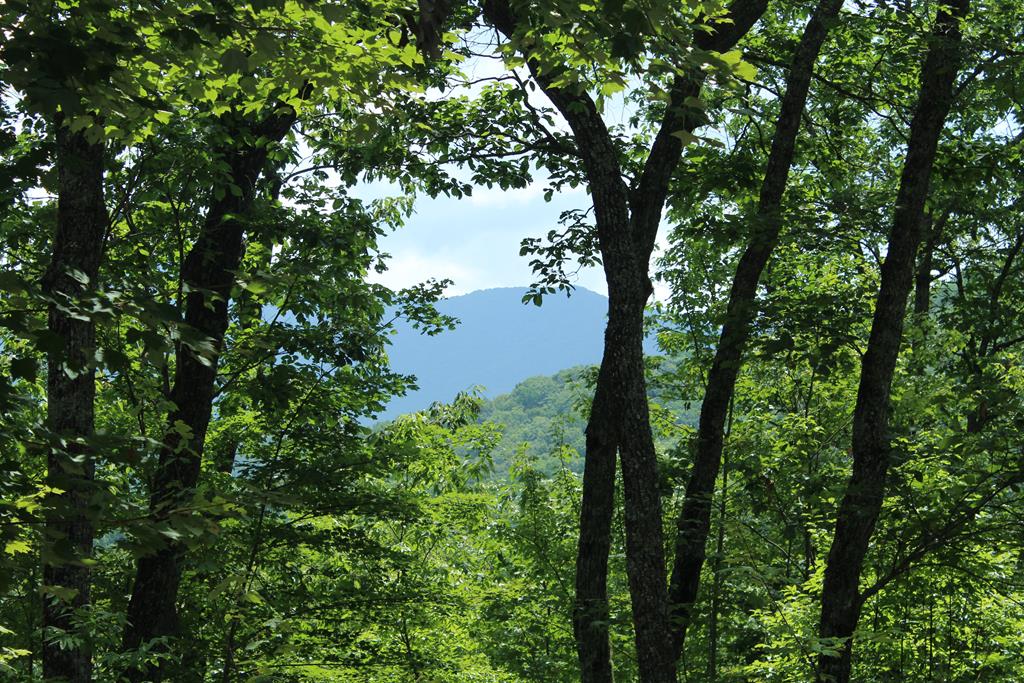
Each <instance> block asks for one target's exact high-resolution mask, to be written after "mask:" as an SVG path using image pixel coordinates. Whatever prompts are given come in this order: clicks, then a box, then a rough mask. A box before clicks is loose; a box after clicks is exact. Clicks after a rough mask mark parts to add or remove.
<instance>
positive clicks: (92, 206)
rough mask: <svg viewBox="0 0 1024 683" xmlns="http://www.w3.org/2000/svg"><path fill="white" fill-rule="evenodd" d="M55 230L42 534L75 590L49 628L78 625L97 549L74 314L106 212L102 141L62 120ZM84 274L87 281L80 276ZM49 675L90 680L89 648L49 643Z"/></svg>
mask: <svg viewBox="0 0 1024 683" xmlns="http://www.w3.org/2000/svg"><path fill="white" fill-rule="evenodd" d="M55 128H56V141H57V175H58V190H57V230H56V234H55V236H54V240H53V253H52V255H51V258H50V265H49V267H48V268H47V271H46V274H45V275H44V277H43V289H44V291H45V292H46V294H47V295H48V296H49V297H50V298H51V299H52V303H50V306H49V316H48V329H49V331H50V332H52V333H54V334H55V335H57V336H58V337H59V338H60V340H61V342H62V347H61V349H60V350H59V351H53V352H50V353H49V355H48V358H47V372H46V398H47V402H46V417H47V423H48V427H49V429H50V430H51V431H52V432H53V433H54V435H55V437H56V438H57V439H59V441H60V444H59V445H55V446H54V447H53V448H52V449H51V451H50V454H49V456H48V458H47V471H46V483H47V485H48V486H52V487H54V488H58V489H61V490H62V491H64V493H62V494H60V495H58V496H55V497H54V499H53V500H52V501H51V503H52V505H53V507H54V509H53V510H52V511H51V512H50V513H48V514H47V517H46V527H45V530H44V535H45V539H46V544H47V550H46V551H45V552H44V555H43V557H44V563H43V584H44V585H47V586H59V587H61V588H64V589H70V590H72V591H75V594H74V597H73V598H71V599H70V600H69V601H64V600H60V599H58V598H56V597H53V596H46V597H45V599H44V601H43V627H44V629H60V630H62V631H73V630H74V628H73V625H72V619H71V617H72V612H73V611H74V610H75V609H76V608H79V607H82V606H84V605H88V604H89V589H90V577H91V573H90V570H89V567H88V566H87V565H85V564H83V563H82V560H86V559H89V556H90V555H91V554H92V544H93V533H94V531H93V523H92V520H91V518H90V516H89V512H88V509H89V499H90V497H91V495H92V493H93V491H92V488H93V476H94V472H95V463H94V462H93V453H92V451H91V449H90V447H89V446H88V444H87V441H88V439H89V438H90V437H91V436H92V435H93V430H94V426H95V425H94V422H95V406H94V401H95V397H96V383H95V372H94V370H93V367H92V363H93V356H94V352H95V348H96V326H95V324H94V323H93V322H92V321H90V320H81V319H79V318H76V317H75V316H73V315H72V314H71V312H70V311H69V309H72V310H73V309H74V308H75V306H76V303H77V300H78V298H79V297H80V296H81V295H82V294H84V293H85V291H86V289H87V288H94V287H95V286H96V280H97V277H98V275H99V268H100V262H101V260H102V256H103V240H104V235H105V233H106V230H107V222H108V218H107V209H106V205H105V204H104V199H103V165H104V153H103V144H102V143H99V144H90V143H89V142H88V141H87V140H86V139H85V136H84V134H83V133H81V132H79V133H72V132H71V131H70V130H68V129H67V128H66V127H65V126H63V125H62V123H61V121H60V118H58V120H57V122H56V125H55ZM82 275H84V276H85V278H86V279H87V282H86V283H83V282H81V279H82V278H81V276H82ZM43 677H44V678H46V679H47V680H50V679H53V680H65V681H69V682H70V683H85V682H87V681H90V680H91V679H92V660H91V653H90V652H89V648H88V647H87V646H83V647H72V648H67V649H65V648H63V647H61V646H59V645H58V644H56V643H51V642H47V640H46V639H44V645H43Z"/></svg>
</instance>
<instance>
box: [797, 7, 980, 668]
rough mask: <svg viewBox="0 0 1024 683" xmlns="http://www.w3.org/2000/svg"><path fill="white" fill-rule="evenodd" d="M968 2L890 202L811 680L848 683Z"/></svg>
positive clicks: (927, 94)
mask: <svg viewBox="0 0 1024 683" xmlns="http://www.w3.org/2000/svg"><path fill="white" fill-rule="evenodd" d="M967 11H968V0H952V2H950V3H949V4H948V5H943V6H940V8H939V10H938V16H937V18H936V21H935V27H934V29H933V31H932V39H931V41H930V47H929V49H928V54H927V57H926V58H925V63H924V66H923V68H922V71H921V84H920V89H919V94H918V103H917V111H916V112H915V113H914V118H913V121H912V122H911V124H910V141H909V143H908V146H907V157H906V161H905V162H904V166H903V174H902V176H901V178H900V188H899V192H898V194H897V198H896V209H895V215H894V218H893V226H892V232H891V233H890V236H889V247H888V251H887V253H886V258H885V262H884V263H883V264H882V276H881V286H880V288H879V292H878V299H877V302H876V304H875V316H874V320H873V321H872V325H871V335H870V337H869V340H868V346H867V350H866V352H865V354H864V357H863V359H862V361H861V375H860V386H859V387H858V391H857V403H856V406H855V407H854V413H853V473H852V476H851V477H850V481H849V484H848V485H847V488H846V494H845V495H844V497H843V500H842V502H841V503H840V505H839V510H838V512H837V515H836V529H835V534H834V536H833V540H832V547H831V549H830V551H829V556H828V563H827V565H826V567H825V584H824V588H823V591H822V600H821V623H820V625H819V635H820V636H821V637H822V638H828V639H835V642H836V643H837V645H838V647H839V656H838V657H832V656H826V655H822V656H821V657H819V659H818V673H817V680H818V681H821V682H825V681H830V682H833V683H847V682H848V681H849V680H850V672H851V668H852V660H851V651H852V649H851V645H852V643H851V642H850V640H851V638H852V636H853V632H854V630H855V629H856V627H857V621H858V618H859V616H860V611H861V607H862V605H863V601H862V598H861V596H860V593H859V584H860V573H861V568H862V567H863V564H864V556H865V555H866V553H867V548H868V541H869V540H870V538H871V533H872V531H873V530H874V527H875V522H876V521H877V520H878V515H879V512H880V511H881V508H882V500H883V497H884V495H885V479H886V474H887V472H888V469H889V458H890V454H889V439H888V429H889V391H890V388H891V385H892V378H893V373H894V372H895V369H896V360H897V357H898V355H899V349H900V343H901V340H902V335H903V318H904V316H905V314H906V309H907V296H908V294H909V293H910V289H911V287H912V285H913V280H914V261H915V256H916V253H917V248H918V245H919V243H920V241H921V232H922V226H923V217H924V204H925V200H926V198H927V195H928V185H929V181H930V179H931V172H932V166H933V163H934V159H935V152H936V148H937V147H938V141H939V137H940V135H941V134H942V129H943V127H944V125H945V121H946V116H947V114H948V112H949V109H950V106H951V104H952V100H953V86H954V82H955V80H956V73H957V68H958V64H959V61H960V58H959V56H960V40H961V33H960V21H961V19H962V18H963V17H964V16H965V15H966V14H967Z"/></svg>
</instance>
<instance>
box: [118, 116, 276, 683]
mask: <svg viewBox="0 0 1024 683" xmlns="http://www.w3.org/2000/svg"><path fill="white" fill-rule="evenodd" d="M295 117H296V115H295V111H294V110H293V109H291V108H290V107H284V106H282V107H281V108H280V109H279V111H277V112H275V113H273V114H272V115H270V116H269V117H268V118H267V119H266V120H265V121H263V122H262V123H260V124H259V125H255V126H249V127H248V128H247V129H244V130H240V131H237V132H236V136H237V137H239V138H242V139H241V140H239V144H238V147H236V148H235V149H233V150H231V151H230V152H229V153H228V154H226V155H225V156H226V157H227V161H228V165H229V168H230V183H231V184H233V185H236V186H237V187H238V188H240V192H238V193H233V192H231V191H228V190H229V188H227V187H225V188H223V189H224V192H223V196H222V197H221V198H220V199H216V200H215V201H214V202H213V205H212V206H211V207H210V209H209V211H208V212H207V215H206V219H205V220H204V223H203V228H202V230H201V232H200V234H199V237H198V239H197V241H196V243H195V245H194V246H193V247H192V249H191V251H190V252H189V254H188V256H187V257H186V259H185V263H184V264H183V266H182V279H183V280H184V282H185V283H186V284H187V285H188V294H187V295H186V298H185V301H184V306H185V324H186V325H188V326H189V327H190V328H191V329H193V330H196V331H198V332H199V333H200V334H202V335H203V336H204V337H206V338H207V339H209V341H210V342H211V344H212V346H213V355H212V358H209V357H208V358H203V357H201V356H200V355H198V354H197V353H196V351H195V350H193V349H192V348H190V347H189V346H188V345H186V344H184V343H183V344H181V346H180V348H179V350H178V352H177V357H176V367H175V376H174V387H173V389H172V391H171V401H172V402H173V403H174V406H175V408H174V409H173V410H172V412H171V413H170V415H169V416H168V420H167V426H168V429H167V435H166V436H165V438H164V444H163V447H162V448H161V451H160V460H159V463H158V465H157V470H156V474H155V476H154V481H153V484H152V491H151V495H150V515H151V518H152V520H153V522H154V523H165V522H167V521H168V520H170V519H172V517H173V515H174V514H175V513H176V511H178V510H179V509H180V508H182V507H187V506H188V505H189V504H190V503H191V501H192V497H193V494H194V492H195V487H196V485H197V483H198V481H199V472H200V466H201V464H202V456H203V446H204V443H205V439H206V431H207V428H208V427H209V424H210V416H211V414H212V411H213V396H214V380H215V379H216V376H217V357H218V356H219V354H220V351H221V346H222V344H223V340H224V333H225V332H226V330H227V327H228V302H229V298H230V295H231V288H232V287H233V285H234V271H235V270H237V269H238V267H239V265H240V263H241V260H242V255H243V252H244V232H245V214H246V213H247V212H249V211H250V210H251V208H252V205H253V203H254V201H255V198H256V185H257V181H258V179H259V176H260V174H261V172H262V171H263V169H264V166H265V165H266V163H267V152H268V145H272V144H277V143H280V141H281V140H283V139H284V137H285V136H286V135H287V134H288V131H289V130H291V127H292V124H293V123H294V122H295ZM184 554H185V546H184V544H182V543H180V542H176V541H171V542H168V543H167V544H166V545H165V546H164V547H162V548H160V549H159V550H157V551H156V552H155V553H153V554H151V555H147V556H145V557H142V558H140V559H139V561H138V565H137V567H136V574H135V584H134V588H133V590H132V596H131V600H130V601H129V604H128V624H127V626H126V629H125V635H124V642H123V646H124V649H125V650H132V649H136V648H138V647H139V646H140V645H141V644H142V643H144V642H146V641H149V640H151V639H154V638H158V637H170V636H174V635H176V634H177V632H178V613H177V597H178V588H179V584H180V581H181V574H182V561H183V559H184ZM128 675H129V678H130V679H131V680H133V681H143V680H152V681H160V680H162V679H163V676H164V671H163V669H162V668H161V669H154V670H151V671H133V672H130V673H129V674H128Z"/></svg>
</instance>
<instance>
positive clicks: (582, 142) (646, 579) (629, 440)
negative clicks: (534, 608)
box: [484, 0, 767, 683]
mask: <svg viewBox="0 0 1024 683" xmlns="http://www.w3.org/2000/svg"><path fill="white" fill-rule="evenodd" d="M766 5H767V0H735V2H734V3H733V5H732V6H730V19H731V20H732V21H731V23H723V24H721V25H720V26H719V28H718V30H717V31H715V32H713V33H710V34H709V33H706V32H700V33H698V35H697V37H696V38H695V41H696V43H697V46H698V47H700V48H702V49H704V50H716V51H719V52H721V51H725V50H727V49H729V48H730V47H731V46H732V45H734V44H735V43H736V41H737V40H739V38H740V37H742V36H743V35H744V34H745V33H746V32H747V31H748V30H749V29H750V27H751V26H752V25H753V24H754V22H756V21H757V19H758V18H759V17H760V16H761V14H762V13H763V12H764V9H765V7H766ZM484 14H485V16H486V18H487V20H488V21H489V22H490V23H491V24H492V25H493V26H494V27H495V28H497V29H498V30H499V31H501V32H502V33H504V34H505V35H506V36H512V35H513V34H514V33H515V32H516V29H517V23H518V21H519V19H518V18H517V17H516V15H515V13H514V12H513V10H512V8H511V7H510V6H509V4H508V3H507V2H506V1H505V0H490V1H488V2H486V3H485V4H484ZM526 56H527V58H528V59H527V63H528V65H529V66H530V68H531V71H532V72H533V76H534V78H535V79H536V80H537V82H538V83H539V84H540V86H541V88H542V89H543V90H544V92H545V94H546V95H547V96H548V98H549V99H550V100H551V102H552V103H553V104H554V105H555V107H556V108H558V110H559V111H560V112H561V114H562V116H563V117H564V118H565V120H566V121H567V122H568V123H569V126H570V128H571V129H572V132H573V136H574V138H575V141H576V147H577V150H578V153H579V156H580V158H581V160H582V161H583V165H584V169H585V172H586V175H587V180H588V184H589V185H590V191H591V195H592V196H593V199H594V213H595V219H596V224H597V235H598V243H599V247H600V251H601V257H602V263H603V265H604V270H605V278H606V280H607V283H608V299H609V303H608V325H607V328H606V331H605V349H604V355H603V357H602V361H601V369H600V371H599V374H598V385H597V388H596V390H595V395H594V402H593V404H592V407H591V414H590V419H589V421H588V424H587V446H586V448H587V452H586V460H585V464H584V474H583V482H584V483H583V499H582V503H581V513H580V543H579V547H578V554H577V563H576V607H575V612H574V629H575V634H576V644H577V651H578V654H579V659H580V665H581V672H582V680H583V681H584V683H608V682H610V681H611V680H612V664H611V649H610V647H609V642H608V616H609V615H608V604H607V603H608V596H607V580H608V577H607V575H608V552H609V548H610V543H611V522H612V514H613V505H614V501H613V494H614V485H615V456H616V453H617V452H618V453H619V455H620V457H621V459H622V478H623V487H624V494H625V496H624V497H625V525H626V568H627V573H628V575H629V586H630V596H631V599H632V608H633V609H632V611H633V625H634V631H635V636H636V648H637V660H638V661H637V664H638V667H639V672H640V680H641V681H644V682H645V683H675V680H676V673H675V659H674V658H673V657H672V656H671V646H670V642H671V638H670V634H671V632H670V629H669V621H668V592H667V589H666V583H667V582H666V567H665V558H664V544H663V536H662V515H661V499H660V496H659V490H658V471H657V459H656V454H655V450H654V441H653V437H652V435H651V428H650V416H649V415H648V408H647V391H646V380H645V378H644V362H643V338H644V333H643V314H644V307H645V305H646V302H647V299H648V298H649V297H650V294H651V291H652V287H651V282H650V278H649V275H648V263H649V261H650V257H651V252H652V250H653V248H654V243H655V240H656V238H657V233H658V227H659V223H660V220H661V212H662V209H663V207H664V203H665V197H666V196H667V193H668V187H669V183H670V181H671V178H672V174H673V173H674V171H675V168H676V166H677V165H678V163H679V158H680V156H681V154H682V149H683V145H682V142H681V141H680V140H679V139H678V137H677V136H675V135H673V133H678V132H679V131H680V130H688V131H692V130H693V129H694V128H696V127H697V126H698V125H700V124H701V123H702V122H703V119H702V117H700V116H695V115H694V111H693V108H692V107H688V106H687V104H686V100H687V99H688V98H690V97H693V96H695V95H698V94H699V93H700V90H701V87H702V86H703V82H704V75H703V73H701V72H695V73H694V74H692V75H691V76H690V77H679V78H677V79H676V81H675V82H674V83H673V88H672V93H671V99H670V102H669V104H668V106H667V108H666V112H665V115H664V119H663V121H662V124H661V127H660V129H659V132H658V134H657V135H656V137H655V140H654V143H653V145H652V147H651V152H650V154H649V155H648V159H647V162H646V164H645V165H644V170H643V173H642V174H641V176H640V178H639V179H638V181H637V183H636V185H635V186H634V187H633V188H629V189H627V187H626V185H625V183H624V181H623V173H622V168H621V163H620V159H619V154H618V151H617V150H616V148H615V145H614V143H613V140H612V137H611V135H610V133H609V131H608V129H607V127H606V126H605V124H604V121H603V120H602V118H601V115H600V113H599V112H598V110H597V107H596V106H595V103H594V102H593V100H592V99H591V98H590V97H589V96H588V95H586V94H585V93H579V92H576V91H572V90H569V89H565V88H562V87H559V86H556V85H554V82H553V80H552V79H551V78H550V77H549V76H548V75H547V74H541V73H538V71H537V68H536V66H537V65H536V63H535V62H533V61H532V60H529V55H526Z"/></svg>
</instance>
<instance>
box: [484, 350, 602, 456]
mask: <svg viewBox="0 0 1024 683" xmlns="http://www.w3.org/2000/svg"><path fill="white" fill-rule="evenodd" d="M584 370H585V368H584V367H577V368H571V369H568V370H563V371H561V372H559V373H557V374H555V375H553V376H550V377H530V378H529V379H526V380H524V381H523V382H521V383H519V384H518V385H516V388H515V389H513V390H512V391H511V392H510V393H507V394H503V395H501V396H498V397H497V398H494V399H492V400H490V401H487V402H486V403H485V404H484V406H483V409H482V410H481V411H480V420H481V421H482V422H484V421H486V422H494V423H496V424H499V425H501V426H502V427H503V428H504V433H503V435H502V439H501V443H500V444H499V445H498V447H497V448H496V449H495V452H494V465H495V467H494V470H495V472H498V473H504V472H507V471H508V466H509V464H510V463H511V462H512V458H513V456H514V455H515V453H516V451H518V450H520V449H522V448H526V449H527V451H528V454H529V455H530V456H531V457H532V458H535V459H536V460H537V461H538V463H539V467H540V469H541V470H542V471H544V472H548V473H550V472H553V471H554V470H556V469H557V468H559V467H560V466H561V463H560V461H559V458H558V448H559V446H562V445H565V446H568V447H570V448H571V449H573V450H574V451H575V452H576V453H583V450H584V447H585V445H586V444H585V439H584V434H583V429H584V427H585V426H586V424H585V423H584V421H583V419H582V418H581V417H580V416H579V411H578V410H576V406H577V404H578V403H579V402H580V401H586V400H587V399H589V393H590V392H589V390H588V389H587V388H586V386H584V382H583V381H582V379H580V374H581V373H582V372H584ZM567 464H568V466H569V467H570V469H572V470H575V471H577V472H578V471H581V469H582V461H581V460H579V459H578V458H574V459H573V460H571V461H570V462H568V463H567Z"/></svg>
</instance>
